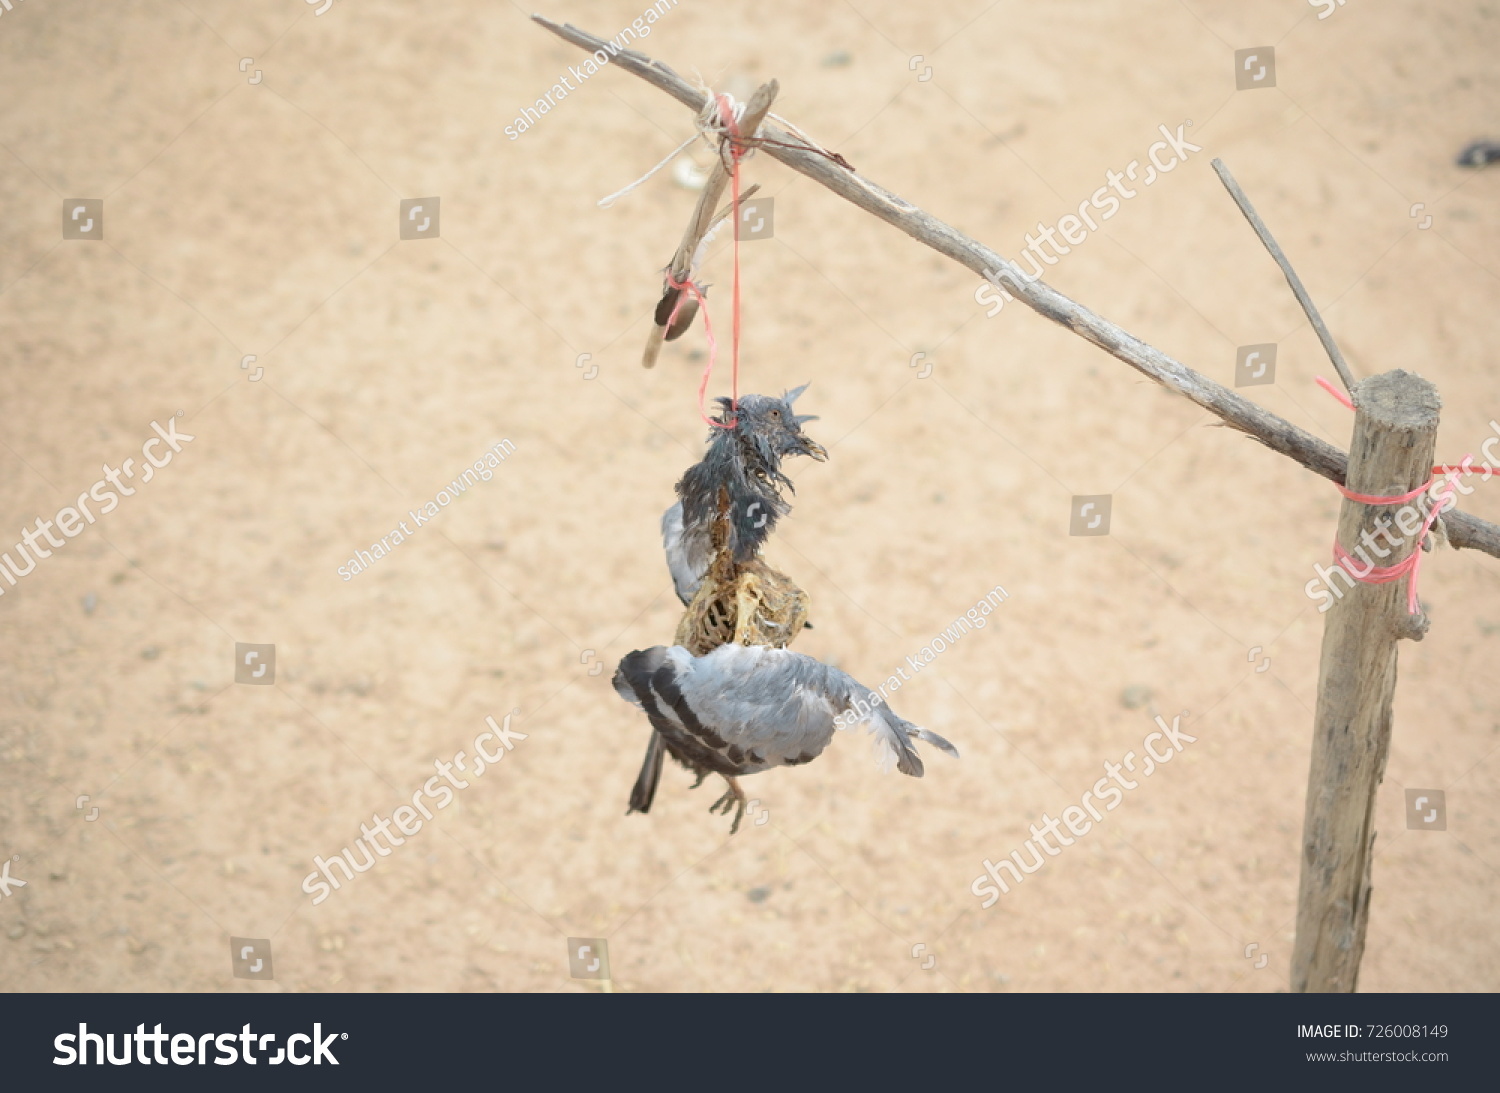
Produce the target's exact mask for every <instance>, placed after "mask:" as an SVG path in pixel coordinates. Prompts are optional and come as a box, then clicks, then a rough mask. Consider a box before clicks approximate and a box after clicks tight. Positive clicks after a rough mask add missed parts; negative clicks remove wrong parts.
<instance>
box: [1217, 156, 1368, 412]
mask: <svg viewBox="0 0 1500 1093" xmlns="http://www.w3.org/2000/svg"><path fill="white" fill-rule="evenodd" d="M1213 167H1214V171H1215V172H1217V173H1218V176H1219V181H1220V182H1222V183H1224V188H1225V189H1226V190H1228V191H1229V196H1230V197H1232V198H1234V203H1235V204H1236V205H1238V206H1239V207H1240V212H1242V213H1244V214H1245V219H1246V220H1248V221H1250V226H1251V227H1252V228H1254V229H1255V234H1256V235H1258V236H1260V241H1261V242H1262V243H1264V244H1265V246H1266V250H1268V251H1270V252H1271V257H1272V258H1274V259H1276V264H1277V265H1278V266H1280V267H1281V272H1282V273H1283V274H1285V275H1286V283H1287V284H1289V285H1291V286H1292V295H1294V296H1296V297H1297V302H1298V303H1299V304H1301V305H1302V311H1303V313H1304V314H1306V316H1307V321H1308V322H1310V323H1312V327H1313V329H1314V330H1316V331H1317V332H1318V340H1319V341H1320V342H1322V343H1323V348H1324V349H1325V350H1327V352H1328V359H1329V360H1331V361H1332V362H1333V367H1334V368H1336V369H1338V373H1339V379H1341V380H1343V382H1344V390H1345V391H1348V392H1349V393H1350V394H1353V393H1354V373H1353V372H1351V371H1350V370H1349V365H1348V363H1347V362H1346V361H1345V360H1344V354H1342V353H1340V352H1339V347H1338V345H1337V344H1335V343H1334V340H1333V335H1332V334H1330V333H1329V332H1328V327H1327V326H1326V325H1325V324H1324V322H1323V316H1321V315H1319V314H1318V309H1317V307H1316V306H1315V305H1314V304H1313V302H1312V297H1311V296H1309V295H1308V294H1307V289H1305V288H1303V287H1302V278H1300V277H1298V276H1297V271H1296V270H1294V269H1293V268H1292V264H1291V262H1289V261H1287V257H1286V255H1285V254H1283V253H1282V251H1281V248H1280V247H1279V246H1277V245H1276V240H1275V239H1274V238H1272V236H1271V229H1270V228H1268V227H1266V224H1265V221H1264V220H1262V219H1261V218H1260V214H1259V213H1257V212H1256V211H1255V206H1254V205H1252V204H1250V199H1249V198H1248V197H1246V196H1245V191H1244V190H1242V189H1240V184H1239V183H1238V182H1236V181H1235V180H1234V176H1233V175H1232V174H1230V173H1229V168H1228V167H1226V166H1224V161H1223V160H1222V159H1216V160H1214V161H1213Z"/></svg>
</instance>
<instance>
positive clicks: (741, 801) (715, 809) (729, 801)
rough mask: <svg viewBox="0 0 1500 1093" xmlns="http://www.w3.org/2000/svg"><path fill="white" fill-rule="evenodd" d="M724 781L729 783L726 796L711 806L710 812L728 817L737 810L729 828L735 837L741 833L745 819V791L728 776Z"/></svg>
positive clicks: (725, 792)
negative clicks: (730, 811) (731, 811)
mask: <svg viewBox="0 0 1500 1093" xmlns="http://www.w3.org/2000/svg"><path fill="white" fill-rule="evenodd" d="M724 781H725V782H727V783H729V788H728V789H726V790H725V791H724V796H722V797H720V798H719V799H718V800H717V801H715V802H714V803H713V804H711V805H709V807H708V811H709V812H711V813H721V814H723V815H725V816H728V815H729V810H730V809H731V808H733V809H734V810H735V812H734V823H732V824H731V825H730V826H729V833H730V834H731V835H733V834H736V833H737V832H738V831H739V829H740V821H741V820H743V819H744V818H745V791H744V790H742V789H740V784H739V783H738V782H736V781H735V780H734V779H733V778H730V777H729V776H728V775H725V776H724Z"/></svg>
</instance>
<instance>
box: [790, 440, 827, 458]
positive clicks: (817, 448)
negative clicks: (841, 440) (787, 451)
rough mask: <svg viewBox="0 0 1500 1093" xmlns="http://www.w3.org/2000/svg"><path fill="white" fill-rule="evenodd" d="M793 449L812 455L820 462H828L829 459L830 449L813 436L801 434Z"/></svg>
mask: <svg viewBox="0 0 1500 1093" xmlns="http://www.w3.org/2000/svg"><path fill="white" fill-rule="evenodd" d="M792 450H793V451H795V452H798V453H800V454H802V455H810V456H812V457H813V458H814V459H816V460H817V461H818V462H819V463H826V462H827V461H828V449H827V448H825V447H823V445H821V444H819V443H818V442H817V441H816V440H813V439H812V438H811V437H807V436H799V437H798V438H797V446H796V447H795V448H793V449H792Z"/></svg>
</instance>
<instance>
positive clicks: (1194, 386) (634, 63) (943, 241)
mask: <svg viewBox="0 0 1500 1093" xmlns="http://www.w3.org/2000/svg"><path fill="white" fill-rule="evenodd" d="M532 19H534V20H535V21H536V22H537V23H539V24H541V25H542V26H544V27H546V28H547V29H548V30H550V31H552V33H554V34H556V35H557V36H558V37H560V38H562V39H564V40H565V41H568V42H571V43H573V44H574V45H576V46H578V47H579V48H580V49H584V50H587V51H589V52H591V53H592V52H594V51H596V50H603V49H605V48H606V44H607V43H606V42H605V41H604V39H602V38H596V37H594V36H593V35H592V34H588V33H586V32H585V31H581V30H579V29H578V28H577V27H575V26H572V25H570V24H558V23H554V22H552V21H551V20H550V19H546V18H544V17H543V16H540V15H533V16H532ZM607 52H609V53H610V54H611V57H610V63H611V64H616V65H619V66H620V67H621V68H622V69H624V70H625V71H626V72H629V73H630V74H631V75H633V76H639V77H640V78H641V79H643V80H645V81H646V82H647V83H649V84H651V85H652V86H653V87H657V88H659V89H660V90H662V91H665V92H666V93H667V94H668V95H671V96H672V97H673V98H674V99H676V100H677V101H678V102H680V103H682V104H683V105H684V106H687V107H689V108H691V109H692V110H693V112H694V113H695V114H696V113H698V112H699V111H701V110H702V109H703V106H704V103H705V102H706V101H707V100H708V95H707V94H706V93H705V92H703V91H701V90H699V89H698V88H696V87H694V86H693V85H692V84H690V83H689V82H688V81H686V80H684V79H683V78H682V77H681V76H679V75H678V74H677V73H676V72H674V71H672V69H670V68H668V67H667V66H666V65H664V64H662V63H661V62H660V61H653V60H651V58H649V57H647V56H646V55H645V54H644V53H639V52H637V51H636V50H633V49H622V50H619V51H618V52H616V51H615V49H614V47H613V45H612V44H611V45H609V48H608V50H607ZM760 136H761V137H762V138H763V139H764V141H765V143H763V144H761V145H760V148H761V150H762V151H764V152H765V153H766V154H767V155H769V156H771V157H772V158H773V159H775V160H778V161H779V162H781V163H784V164H786V166H788V167H790V168H791V169H792V170H794V171H797V172H798V173H799V174H803V175H806V176H807V177H808V178H810V179H812V180H813V181H814V182H817V183H819V184H821V185H823V186H825V187H827V188H828V189H830V190H832V191H833V192H834V193H836V194H838V195H839V196H840V197H842V198H844V199H845V200H846V201H849V202H852V203H853V204H855V205H857V206H859V207H860V208H861V209H864V210H865V211H866V212H868V213H871V214H873V215H874V216H877V217H879V218H880V219H881V220H884V221H885V222H886V223H888V224H891V225H894V226H895V227H897V228H900V229H901V230H902V231H904V232H905V233H906V234H907V235H909V236H911V237H912V238H913V239H915V240H917V241H918V242H919V243H923V244H925V245H926V246H929V247H931V248H932V249H933V250H935V251H937V252H938V253H939V254H942V255H944V256H946V257H948V258H951V259H953V260H954V261H955V262H957V263H959V264H960V265H962V266H964V267H965V268H967V269H969V270H972V271H973V272H974V273H976V274H978V275H979V276H981V277H983V276H984V275H985V274H986V273H988V274H990V275H991V277H995V276H998V275H999V274H1000V273H1001V271H1003V270H1006V269H1010V268H1012V267H1011V266H1010V264H1009V263H1008V262H1006V260H1005V259H1004V258H1002V257H1000V255H999V254H997V253H995V252H994V251H992V250H990V249H989V248H988V247H986V246H985V245H984V244H983V243H980V242H978V241H976V240H974V239H970V238H969V237H968V236H966V235H964V234H963V233H962V232H960V231H958V230H957V229H956V228H953V227H952V226H950V225H948V224H945V223H943V222H942V221H941V220H939V219H938V218H937V217H935V216H932V215H931V214H929V213H926V212H924V211H923V210H921V209H920V208H918V207H917V206H915V205H913V204H912V203H911V202H909V201H907V200H906V199H905V198H902V197H899V196H897V195H896V194H893V193H891V192H890V191H889V190H887V189H885V188H884V187H882V186H880V185H878V184H877V183H874V182H871V181H870V180H869V179H867V178H864V177H862V176H860V175H859V174H857V173H855V172H854V171H851V170H849V169H847V168H846V167H843V166H840V165H839V164H838V163H835V162H834V161H833V160H832V159H831V158H830V157H828V156H827V155H825V154H823V152H822V150H821V149H815V148H812V147H811V146H809V145H808V144H807V142H806V141H804V140H802V139H801V138H799V137H797V136H794V135H792V134H790V133H787V132H786V131H785V130H783V129H781V128H779V127H777V126H776V125H774V124H772V123H771V122H770V121H766V122H764V123H763V124H762V125H761V127H760ZM772 142H775V143H772ZM1012 280H1014V281H1015V282H1016V283H1015V284H1012V283H1011V282H1012ZM1005 288H1006V291H1007V292H1009V293H1010V294H1011V295H1012V296H1014V297H1016V298H1017V299H1019V300H1020V301H1021V302H1022V303H1024V304H1025V305H1026V306H1027V307H1029V308H1031V309H1032V310H1033V311H1035V312H1037V313H1038V314H1040V315H1042V316H1045V317H1046V318H1048V319H1051V320H1052V321H1053V322H1055V323H1058V324H1060V325H1062V326H1065V327H1067V328H1068V329H1069V330H1071V331H1073V333H1075V334H1077V335H1078V336H1079V337H1081V338H1084V339H1086V340H1088V341H1091V342H1093V343H1094V344H1095V345H1097V346H1099V348H1101V349H1103V350H1104V351H1105V352H1107V353H1109V354H1110V355H1111V356H1114V357H1118V358H1119V359H1120V360H1122V361H1124V362H1125V363H1126V364H1128V365H1130V366H1131V367H1132V368H1134V369H1136V371H1138V372H1141V373H1142V374H1144V375H1146V376H1149V377H1150V378H1151V379H1153V380H1155V381H1156V382H1157V383H1160V384H1161V385H1162V386H1164V387H1168V388H1170V389H1171V390H1173V391H1176V392H1177V393H1178V394H1180V395H1182V396H1183V397H1185V398H1187V399H1190V400H1191V401H1193V402H1195V403H1197V404H1198V405H1199V406H1201V407H1203V408H1204V409H1205V410H1207V411H1208V412H1209V413H1211V414H1213V415H1214V416H1215V417H1218V418H1220V419H1221V420H1222V421H1223V422H1224V423H1225V424H1226V425H1229V426H1230V427H1231V428H1235V429H1239V430H1240V431H1242V432H1244V433H1247V434H1249V435H1250V436H1252V437H1254V438H1255V439H1256V440H1259V441H1260V442H1261V443H1262V444H1264V445H1265V446H1266V447H1268V448H1270V449H1272V450H1273V451H1277V452H1280V453H1281V454H1282V455H1284V456H1287V457H1289V458H1291V459H1294V460H1296V461H1297V462H1298V463H1300V464H1302V465H1303V466H1304V467H1306V468H1307V469H1308V470H1310V471H1313V472H1314V473H1316V474H1320V475H1322V476H1323V477H1324V478H1327V479H1329V480H1330V481H1333V482H1337V483H1339V484H1340V485H1342V484H1343V482H1344V475H1345V474H1346V473H1347V470H1348V465H1349V457H1348V455H1347V454H1345V453H1344V452H1343V451H1341V450H1340V449H1338V448H1337V447H1335V446H1334V445H1332V444H1329V443H1328V442H1327V441H1324V440H1320V439H1319V438H1317V437H1315V436H1313V435H1312V434H1311V433H1308V432H1305V431H1304V430H1302V429H1299V428H1297V426H1295V425H1293V424H1292V423H1291V422H1289V421H1285V420H1283V419H1282V418H1280V417H1278V416H1277V415H1275V414H1273V413H1271V412H1270V411H1269V410H1267V409H1265V408H1264V407H1262V406H1259V405H1257V404H1256V403H1254V402H1251V401H1250V400H1249V399H1247V398H1243V397H1242V396H1240V395H1238V394H1236V393H1235V392H1234V391H1231V390H1230V389H1228V388H1227V387H1224V386H1222V385H1221V384H1218V383H1215V382H1214V381H1213V380H1211V379H1209V378H1208V377H1207V376H1204V375H1202V374H1201V373H1198V372H1195V371H1194V370H1193V369H1191V368H1189V367H1188V366H1187V365H1185V364H1182V363H1181V362H1179V361H1177V360H1174V359H1173V358H1172V357H1170V356H1168V355H1167V354H1165V353H1163V352H1162V351H1161V350H1160V349H1157V348H1156V347H1155V346H1152V345H1148V344H1147V343H1146V342H1143V341H1141V340H1140V339H1139V338H1137V337H1135V336H1134V335H1133V334H1131V333H1129V332H1128V331H1126V330H1124V329H1122V328H1121V327H1119V326H1116V325H1115V324H1114V323H1112V322H1110V321H1109V320H1108V319H1106V318H1104V317H1102V316H1100V315H1096V314H1095V313H1094V312H1092V311H1090V310H1089V309H1088V308H1086V307H1084V306H1083V305H1082V304H1079V303H1077V302H1075V301H1073V300H1071V299H1069V298H1068V297H1067V296H1064V295H1063V294H1062V293H1061V292H1058V291H1057V290H1056V289H1054V288H1052V287H1051V286H1049V285H1048V284H1046V282H1044V281H1032V282H1027V281H1026V280H1025V279H1024V278H1020V277H1017V278H1014V279H1012V278H1006V281H1005ZM1443 521H1444V524H1445V525H1446V528H1447V532H1448V541H1449V543H1450V544H1451V545H1453V546H1455V547H1467V548H1470V549H1473V550H1480V551H1483V552H1484V553H1486V554H1490V555H1493V556H1494V557H1497V558H1500V527H1496V526H1495V525H1494V524H1491V523H1489V522H1487V521H1485V520H1481V519H1479V518H1478V517H1476V516H1471V515H1470V514H1468V513H1465V512H1459V511H1458V510H1457V509H1454V510H1453V511H1451V512H1448V513H1445V514H1444V515H1443Z"/></svg>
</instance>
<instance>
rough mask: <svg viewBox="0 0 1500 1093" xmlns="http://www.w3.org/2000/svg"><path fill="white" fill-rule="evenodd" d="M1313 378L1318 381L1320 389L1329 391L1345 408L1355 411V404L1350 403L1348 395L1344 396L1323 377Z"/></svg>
mask: <svg viewBox="0 0 1500 1093" xmlns="http://www.w3.org/2000/svg"><path fill="white" fill-rule="evenodd" d="M1313 378H1314V379H1316V380H1317V381H1318V386H1319V387H1321V388H1323V390H1325V391H1327V392H1328V393H1329V394H1330V395H1332V396H1333V397H1334V398H1336V399H1338V400H1339V401H1340V402H1342V403H1343V404H1344V405H1345V406H1347V407H1349V409H1351V410H1352V409H1354V403H1353V402H1351V401H1350V399H1349V396H1348V395H1346V394H1344V392H1342V391H1340V390H1339V389H1338V388H1337V387H1335V386H1334V385H1333V384H1331V383H1329V382H1328V381H1327V380H1325V379H1324V378H1323V377H1322V376H1315V377H1313Z"/></svg>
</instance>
